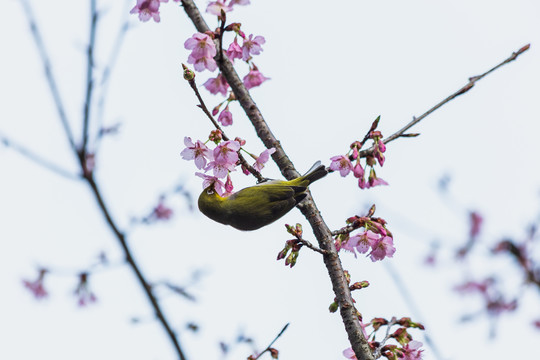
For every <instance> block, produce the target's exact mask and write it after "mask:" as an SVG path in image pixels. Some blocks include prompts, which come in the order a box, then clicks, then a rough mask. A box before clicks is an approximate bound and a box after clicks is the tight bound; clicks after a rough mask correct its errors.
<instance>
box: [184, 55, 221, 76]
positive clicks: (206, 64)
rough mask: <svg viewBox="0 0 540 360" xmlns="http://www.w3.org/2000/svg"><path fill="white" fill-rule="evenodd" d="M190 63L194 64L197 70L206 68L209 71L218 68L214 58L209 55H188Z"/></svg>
mask: <svg viewBox="0 0 540 360" xmlns="http://www.w3.org/2000/svg"><path fill="white" fill-rule="evenodd" d="M188 63H190V64H193V68H194V69H195V70H196V71H199V72H201V71H204V69H208V70H209V71H212V72H213V71H215V70H216V69H217V64H216V61H215V60H214V59H213V58H209V57H202V58H198V59H196V58H194V57H193V56H192V55H189V56H188Z"/></svg>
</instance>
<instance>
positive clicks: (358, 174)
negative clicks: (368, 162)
mask: <svg viewBox="0 0 540 360" xmlns="http://www.w3.org/2000/svg"><path fill="white" fill-rule="evenodd" d="M355 149H356V148H355ZM353 175H354V177H355V178H358V179H363V178H364V168H363V167H362V165H360V161H357V162H356V165H354V168H353Z"/></svg>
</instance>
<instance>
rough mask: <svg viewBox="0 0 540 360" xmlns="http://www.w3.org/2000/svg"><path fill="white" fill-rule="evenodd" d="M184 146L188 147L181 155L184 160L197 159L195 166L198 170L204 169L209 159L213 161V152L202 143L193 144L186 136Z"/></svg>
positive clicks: (198, 141)
mask: <svg viewBox="0 0 540 360" xmlns="http://www.w3.org/2000/svg"><path fill="white" fill-rule="evenodd" d="M184 145H186V148H185V149H184V150H182V152H181V153H180V155H181V156H182V159H184V160H193V159H195V166H196V167H197V169H202V168H204V167H205V166H206V160H207V159H208V160H212V152H211V151H210V149H209V148H208V147H207V146H206V145H204V143H203V142H202V141H200V140H197V143H195V144H193V142H192V141H191V138H190V137H187V136H186V137H185V138H184Z"/></svg>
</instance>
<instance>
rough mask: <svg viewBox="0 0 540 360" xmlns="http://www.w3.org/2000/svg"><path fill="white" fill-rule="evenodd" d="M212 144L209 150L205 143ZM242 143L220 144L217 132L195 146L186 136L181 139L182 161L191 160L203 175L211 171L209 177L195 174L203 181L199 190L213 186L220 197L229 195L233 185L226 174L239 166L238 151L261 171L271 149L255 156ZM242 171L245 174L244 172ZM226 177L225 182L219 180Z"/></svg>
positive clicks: (218, 132) (221, 142)
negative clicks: (245, 155)
mask: <svg viewBox="0 0 540 360" xmlns="http://www.w3.org/2000/svg"><path fill="white" fill-rule="evenodd" d="M211 142H213V143H214V144H216V146H215V147H214V148H213V149H211V148H209V147H208V146H207V145H206V144H207V143H211ZM245 143H246V142H245V140H242V139H240V138H236V139H235V140H227V141H223V138H222V134H221V132H220V131H219V130H215V131H212V132H211V133H210V136H209V138H208V140H207V141H206V142H205V143H203V142H202V141H201V140H197V141H196V142H195V143H194V142H193V140H192V139H191V138H190V137H185V138H184V145H185V146H186V147H185V149H184V150H182V152H181V153H180V155H181V156H182V158H183V159H184V160H193V161H194V162H195V166H196V167H197V169H199V170H203V171H204V172H205V173H206V172H209V171H211V172H212V174H213V175H207V174H205V173H200V172H197V173H195V174H196V175H197V176H199V177H202V178H203V188H204V189H206V188H207V187H209V186H213V187H214V189H215V191H216V192H217V193H218V194H219V195H220V196H227V195H229V194H231V193H232V190H233V185H232V180H231V177H230V173H231V172H232V171H235V170H236V167H237V166H238V165H239V161H238V160H239V156H238V152H239V151H240V150H243V151H245V152H246V153H247V154H249V155H250V156H251V157H252V158H253V159H255V163H254V164H253V168H255V169H256V170H257V171H261V170H262V168H263V167H264V164H265V163H266V162H268V160H269V159H270V155H271V154H273V153H274V152H275V151H276V150H275V149H274V148H271V149H266V150H264V151H263V152H262V153H261V154H260V155H259V156H256V155H253V154H251V153H249V152H247V151H246V150H244V149H243V148H242V146H243V145H245ZM243 172H244V173H246V174H249V172H248V171H247V170H246V169H243ZM223 178H226V181H225V183H223V181H222V180H220V179H223Z"/></svg>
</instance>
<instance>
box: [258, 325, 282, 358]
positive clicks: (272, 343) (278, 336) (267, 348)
mask: <svg viewBox="0 0 540 360" xmlns="http://www.w3.org/2000/svg"><path fill="white" fill-rule="evenodd" d="M288 327H289V323H287V324H285V326H284V327H283V329H281V331H280V332H279V334H277V335H276V337H275V338H274V340H272V342H271V343H270V344H268V346H267V347H266V349H264V350H263V351H262V352H261V353H260V354H259V355H257V357H256V358H254V359H253V360H257V359H258V358H260V357H261V355H262V354H264V353H265V352H267V351H270V348H271V347H272V345H274V343H275V342H276V341H277V339H279V338H280V337H281V335H283V333H284V332H285V330H287V328H288Z"/></svg>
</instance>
